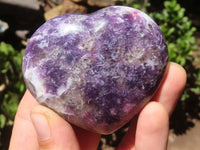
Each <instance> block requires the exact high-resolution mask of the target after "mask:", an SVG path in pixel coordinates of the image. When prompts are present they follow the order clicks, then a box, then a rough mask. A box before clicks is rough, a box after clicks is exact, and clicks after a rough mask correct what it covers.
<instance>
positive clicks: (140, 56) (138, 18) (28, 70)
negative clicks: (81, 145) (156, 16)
mask: <svg viewBox="0 0 200 150" xmlns="http://www.w3.org/2000/svg"><path fill="white" fill-rule="evenodd" d="M167 61H168V52H167V46H166V43H165V39H164V37H163V34H162V33H161V31H160V29H159V27H158V26H157V25H156V23H155V22H154V21H153V20H152V19H151V18H150V17H148V16H147V15H146V14H144V13H143V12H141V11H139V10H137V9H134V8H130V7H125V6H111V7H107V8H104V9H101V10H99V11H97V12H95V13H92V14H89V15H81V14H65V15H61V16H58V17H56V18H54V19H52V20H50V21H48V22H46V23H45V24H43V25H42V26H41V27H40V28H39V29H38V30H37V31H36V32H35V33H34V34H33V36H32V37H31V39H30V41H29V43H28V45H27V48H26V51H25V54H24V58H23V75H24V79H25V82H26V85H27V87H28V89H29V90H30V91H31V93H32V94H33V96H34V97H35V98H36V99H37V100H38V101H39V102H40V103H42V104H44V105H46V106H48V107H50V108H52V109H54V110H55V111H56V112H58V113H59V114H60V115H62V116H63V117H64V118H65V119H66V120H67V121H69V122H71V123H73V124H75V125H77V126H80V127H82V128H85V129H87V130H91V131H94V132H98V133H102V134H109V133H112V132H114V131H115V130H117V129H118V128H120V127H121V126H122V125H124V124H125V123H127V122H128V121H129V120H130V119H131V118H132V117H133V116H134V115H135V114H137V113H138V112H139V111H140V109H141V108H142V107H143V106H144V105H145V104H146V103H147V102H148V101H149V100H150V99H151V97H152V95H153V94H154V93H155V91H156V89H157V88H158V86H159V84H160V82H161V80H162V77H163V75H164V73H165V69H166V65H167Z"/></svg>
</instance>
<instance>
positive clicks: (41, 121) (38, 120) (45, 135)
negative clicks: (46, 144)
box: [31, 113, 51, 141]
mask: <svg viewBox="0 0 200 150" xmlns="http://www.w3.org/2000/svg"><path fill="white" fill-rule="evenodd" d="M31 120H32V122H33V125H34V127H35V130H36V132H37V135H38V139H39V140H40V141H46V140H48V139H49V138H50V136H51V135H50V127H49V124H48V121H47V119H46V117H45V116H44V115H42V114H39V113H33V114H31Z"/></svg>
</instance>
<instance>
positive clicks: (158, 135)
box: [9, 63, 186, 150]
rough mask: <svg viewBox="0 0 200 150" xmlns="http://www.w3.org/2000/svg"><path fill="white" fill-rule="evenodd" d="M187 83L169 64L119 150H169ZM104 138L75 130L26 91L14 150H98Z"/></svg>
mask: <svg viewBox="0 0 200 150" xmlns="http://www.w3.org/2000/svg"><path fill="white" fill-rule="evenodd" d="M185 83H186V73H185V71H184V69H183V68H182V67H181V66H179V65H178V64H175V63H169V64H168V68H167V72H166V74H165V78H164V79H163V82H162V84H161V86H160V88H159V89H158V91H157V92H156V94H155V96H154V97H153V98H152V101H151V102H149V103H148V104H147V105H146V106H145V107H144V108H143V109H142V110H141V112H140V113H139V115H138V116H137V119H136V117H135V119H134V120H133V122H132V124H131V126H130V128H129V130H128V131H127V133H126V135H125V136H124V138H123V139H122V141H121V143H119V147H118V150H133V149H134V150H166V149H167V139H168V132H169V116H170V114H171V113H172V111H173V110H174V107H175V105H176V103H177V100H178V98H179V96H180V95H181V93H182V91H183V89H184V87H185ZM100 136H101V135H100V134H97V133H92V132H89V131H86V130H84V129H81V128H78V127H75V126H73V125H71V124H69V123H68V122H66V121H65V120H63V119H62V118H61V117H60V116H59V115H57V114H56V113H55V112H54V111H52V110H51V109H49V108H47V107H44V106H42V105H39V104H38V102H37V101H36V100H35V99H34V98H33V96H32V95H31V94H30V93H29V91H26V93H25V95H24V97H23V98H22V100H21V102H20V105H19V108H18V111H17V114H16V117H15V121H14V127H13V132H12V137H11V141H10V147H9V149H10V150H41V149H42V150H95V149H97V146H98V143H99V140H100Z"/></svg>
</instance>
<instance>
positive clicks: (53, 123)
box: [31, 105, 80, 150]
mask: <svg viewBox="0 0 200 150" xmlns="http://www.w3.org/2000/svg"><path fill="white" fill-rule="evenodd" d="M31 120H32V122H33V125H34V127H35V131H36V133H37V139H38V143H39V147H40V149H43V150H55V149H57V150H72V149H73V150H79V149H80V147H79V143H78V140H77V139H76V135H75V132H74V130H73V129H72V127H71V125H70V124H69V123H67V122H66V121H64V120H63V119H62V118H61V117H60V116H58V115H57V114H56V113H55V112H53V111H52V110H50V109H48V108H46V107H44V106H41V105H38V106H36V107H34V108H33V109H32V111H31Z"/></svg>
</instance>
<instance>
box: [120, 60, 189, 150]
mask: <svg viewBox="0 0 200 150" xmlns="http://www.w3.org/2000/svg"><path fill="white" fill-rule="evenodd" d="M185 84H186V72H185V70H184V69H183V68H182V67H181V66H180V65H178V64H176V63H169V64H168V67H167V70H166V74H165V77H164V79H163V82H162V84H161V85H160V88H159V89H158V91H157V93H156V94H155V96H154V97H153V98H152V99H153V100H154V101H156V102H159V103H160V104H162V105H163V106H164V107H165V110H166V111H167V112H168V114H169V115H170V114H171V113H172V111H173V110H174V107H175V105H176V103H177V101H178V99H179V97H180V95H181V93H182V91H183V89H184V87H185ZM147 106H148V104H147V105H146V106H145V108H146V107H147ZM145 108H144V110H145ZM150 108H151V107H150ZM160 110H161V109H160ZM141 113H142V112H141ZM140 117H141V115H140V116H139V119H140ZM147 119H148V118H147ZM138 121H139V120H138ZM136 123H137V121H136V120H134V121H133V123H132V124H131V126H130V129H129V130H128V132H127V133H126V135H125V136H124V138H123V140H122V142H121V143H120V145H119V149H120V150H121V149H122V150H129V149H132V148H135V145H136V141H135V139H136V137H135V136H136V133H135V132H136V131H135V130H138V129H139V128H140V125H142V124H141V123H140V124H139V122H138V124H137V125H136ZM143 123H144V124H145V121H144V120H143ZM158 125H160V127H162V124H158ZM136 126H137V129H136ZM151 128H152V127H151V126H149V130H151ZM165 130H166V129H165ZM138 133H139V131H137V134H138ZM143 133H144V132H143ZM138 135H139V134H138ZM144 136H145V135H144ZM152 138H153V137H152ZM147 149H150V148H147Z"/></svg>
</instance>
